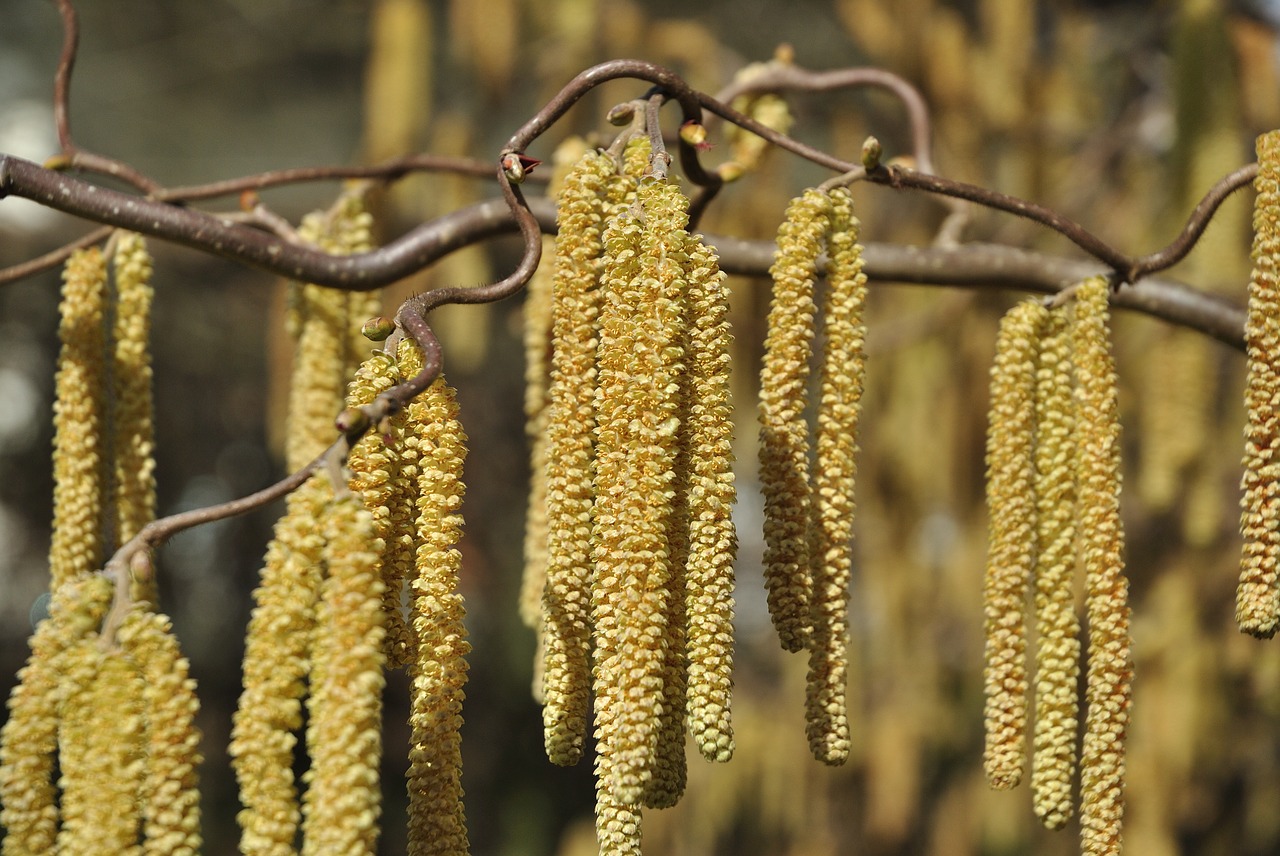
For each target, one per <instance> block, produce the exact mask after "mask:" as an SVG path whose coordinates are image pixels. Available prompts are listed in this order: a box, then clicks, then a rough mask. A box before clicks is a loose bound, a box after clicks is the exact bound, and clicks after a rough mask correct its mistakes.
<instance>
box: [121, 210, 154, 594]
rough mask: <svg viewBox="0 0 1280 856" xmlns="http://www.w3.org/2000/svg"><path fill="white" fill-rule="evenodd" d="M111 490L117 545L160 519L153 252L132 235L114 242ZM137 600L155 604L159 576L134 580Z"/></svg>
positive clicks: (141, 240) (127, 234)
mask: <svg viewBox="0 0 1280 856" xmlns="http://www.w3.org/2000/svg"><path fill="white" fill-rule="evenodd" d="M114 266H115V288H116V305H115V332H114V342H113V349H114V354H113V358H112V364H111V385H112V391H113V403H114V407H113V410H112V445H113V447H114V450H113V451H114V454H113V462H112V465H113V468H114V473H113V477H112V488H113V491H114V494H115V503H114V504H115V519H114V521H113V522H114V524H115V541H116V544H124V543H125V542H126V541H128V540H129V539H130V538H132V537H133V536H135V535H137V534H138V531H139V530H141V529H142V527H143V526H146V525H147V524H148V523H150V522H151V521H152V520H154V519H155V516H156V477H155V467H156V462H155V424H154V406H153V403H152V395H151V342H150V339H151V301H152V297H153V295H154V289H152V287H151V254H150V253H149V252H147V244H146V241H144V240H143V239H142V236H141V235H137V234H134V233H132V232H124V233H121V234H120V235H119V236H117V238H116V251H115V258H114ZM132 585H133V593H132V597H133V599H134V600H137V601H143V600H145V601H151V602H155V601H156V600H157V592H156V587H155V576H154V575H150V576H148V577H147V578H146V579H145V580H138V579H135V580H133V582H132Z"/></svg>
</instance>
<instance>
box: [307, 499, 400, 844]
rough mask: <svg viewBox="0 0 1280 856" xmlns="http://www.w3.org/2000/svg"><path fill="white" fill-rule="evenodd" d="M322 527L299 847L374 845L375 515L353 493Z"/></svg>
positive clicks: (378, 624) (378, 728)
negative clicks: (325, 536) (308, 761)
mask: <svg viewBox="0 0 1280 856" xmlns="http://www.w3.org/2000/svg"><path fill="white" fill-rule="evenodd" d="M319 523H320V525H321V526H322V527H323V528H324V529H325V531H326V532H328V533H329V538H328V541H327V542H326V544H325V547H324V562H325V569H326V571H327V572H328V576H327V577H326V579H325V581H324V586H323V590H322V591H323V599H322V601H321V606H320V616H319V622H318V623H319V628H318V632H317V635H316V641H315V650H314V652H313V654H312V662H313V665H312V670H311V695H310V697H309V698H308V703H307V711H308V714H309V718H308V722H307V749H308V754H309V755H310V756H311V764H310V767H309V769H308V771H307V774H306V779H307V792H306V797H305V799H304V802H303V816H304V817H303V824H302V834H303V846H302V852H303V853H304V854H309V853H311V854H328V853H353V854H355V853H372V852H373V851H374V850H375V848H376V846H377V840H378V831H379V824H378V818H379V816H380V815H381V811H382V800H381V793H382V792H381V788H380V783H379V770H378V767H379V763H380V761H381V759H382V688H383V685H384V683H385V681H384V679H383V675H382V667H383V663H384V661H385V656H384V654H383V647H382V641H383V635H384V632H385V630H384V627H383V606H382V591H383V585H382V580H381V578H380V576H381V575H380V572H379V568H378V553H377V552H376V551H375V550H374V549H373V546H374V542H375V541H376V532H375V527H374V521H373V516H372V515H371V514H370V513H369V511H368V510H367V509H366V508H365V507H364V504H363V502H362V501H361V499H360V498H359V497H358V496H356V495H354V494H347V495H346V496H343V497H339V498H338V499H335V500H334V502H333V503H332V504H331V505H330V506H329V508H328V509H326V512H325V515H324V516H323V517H322V518H321V520H320V521H319Z"/></svg>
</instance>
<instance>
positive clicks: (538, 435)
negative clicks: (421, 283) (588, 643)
mask: <svg viewBox="0 0 1280 856" xmlns="http://www.w3.org/2000/svg"><path fill="white" fill-rule="evenodd" d="M548 250H550V252H548ZM554 256H555V246H554V242H551V241H548V240H546V239H543V257H544V258H546V257H552V258H554ZM553 276H554V264H543V265H540V266H539V267H538V270H537V271H536V272H534V274H533V277H532V278H530V280H529V284H528V286H526V287H525V304H524V318H525V322H524V353H525V368H524V376H525V397H524V415H525V437H526V438H527V439H528V442H529V505H528V509H527V512H526V515H525V532H524V569H523V573H522V575H521V580H520V599H519V601H518V607H519V615H520V620H521V621H522V622H523V623H524V625H525V626H526V627H531V628H533V629H534V630H535V631H536V632H537V633H538V634H539V637H540V638H541V634H542V592H543V589H545V588H546V585H547V539H548V538H549V537H550V536H549V533H548V529H547V428H548V426H549V422H550V419H549V416H550V413H549V412H548V407H547V405H548V404H549V403H550V389H549V387H550V384H551V348H552V344H551V341H552V336H551V333H552V329H551V325H552V302H551V301H552V294H553ZM537 659H538V660H539V661H541V660H542V656H541V654H539V656H538V658H537ZM539 671H541V670H539ZM535 691H536V693H537V696H538V700H539V702H541V700H542V681H541V675H539V679H538V681H537V682H536V687H535Z"/></svg>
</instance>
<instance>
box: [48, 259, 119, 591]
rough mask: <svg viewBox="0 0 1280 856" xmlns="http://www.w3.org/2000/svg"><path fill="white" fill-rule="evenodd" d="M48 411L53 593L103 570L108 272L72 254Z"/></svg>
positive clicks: (103, 263) (100, 261) (98, 262)
mask: <svg viewBox="0 0 1280 856" xmlns="http://www.w3.org/2000/svg"><path fill="white" fill-rule="evenodd" d="M62 282H63V285H62V302H61V303H60V304H59V307H58V313H59V318H60V319H61V320H60V321H59V323H58V340H59V342H60V343H61V350H60V351H59V353H58V369H57V374H56V376H55V380H54V386H55V396H56V399H55V401H54V405H53V426H54V435H53V534H52V540H51V543H50V547H49V572H50V576H51V578H52V579H51V581H50V585H51V588H54V589H56V588H57V587H58V586H59V585H61V584H62V583H63V582H65V581H66V580H69V579H71V578H72V577H74V576H76V575H77V574H86V573H91V572H93V571H96V570H97V569H98V568H99V567H100V566H101V565H102V553H103V549H104V544H103V528H102V524H103V508H104V497H105V492H106V491H105V485H104V479H105V475H106V473H105V471H104V466H105V457H106V455H107V454H108V450H107V449H106V448H104V443H105V436H106V427H107V422H106V419H107V417H106V402H107V382H106V379H107V371H106V361H107V354H106V327H105V324H106V321H105V307H106V299H107V297H106V288H107V265H106V261H105V260H104V259H103V256H102V252H101V251H100V250H99V249H98V248H97V247H90V248H89V249H86V250H77V251H76V252H75V253H73V254H72V255H71V258H69V259H68V260H67V264H66V267H65V268H64V270H63V274H62Z"/></svg>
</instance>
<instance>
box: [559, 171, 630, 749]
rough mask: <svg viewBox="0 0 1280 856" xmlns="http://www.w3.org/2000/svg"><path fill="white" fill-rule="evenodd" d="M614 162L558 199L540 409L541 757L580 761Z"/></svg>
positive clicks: (576, 175)
mask: <svg viewBox="0 0 1280 856" xmlns="http://www.w3.org/2000/svg"><path fill="white" fill-rule="evenodd" d="M614 173H615V165H614V163H613V159H612V158H610V157H609V156H608V155H606V154H604V153H601V152H589V153H587V154H586V155H584V156H583V158H582V160H581V161H579V162H578V164H577V166H576V167H575V168H574V169H573V170H572V171H571V172H570V173H569V175H567V176H566V177H565V180H564V185H563V186H562V187H561V190H560V195H559V200H558V203H559V214H558V217H557V222H558V226H559V235H558V237H557V239H556V256H555V275H554V279H553V283H552V289H553V292H552V349H553V350H552V354H551V381H550V388H549V390H548V403H547V449H546V456H547V457H546V491H547V492H546V519H547V564H546V582H545V585H544V586H543V593H542V616H543V618H542V622H543V633H544V643H543V644H544V655H543V663H544V667H543V692H542V695H543V709H542V719H543V729H544V742H545V746H546V752H547V757H548V758H550V759H551V761H552V762H553V763H556V764H575V763H577V761H578V760H579V759H580V758H581V757H582V747H583V743H584V740H585V737H586V728H587V717H588V711H589V710H590V699H591V667H590V663H589V653H590V641H591V629H590V624H591V612H590V610H591V600H590V597H591V595H590V591H591V586H590V578H591V513H592V503H593V493H592V492H593V487H592V480H593V478H594V469H593V448H592V446H593V444H592V431H593V429H594V426H595V387H596V347H597V335H596V325H597V322H598V313H599V290H598V289H597V287H596V285H597V280H598V277H599V265H600V257H601V255H602V254H603V253H604V244H603V240H602V230H603V224H604V220H605V216H606V213H607V201H606V195H607V185H608V183H609V182H610V180H611V179H612V178H613V176H614Z"/></svg>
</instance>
